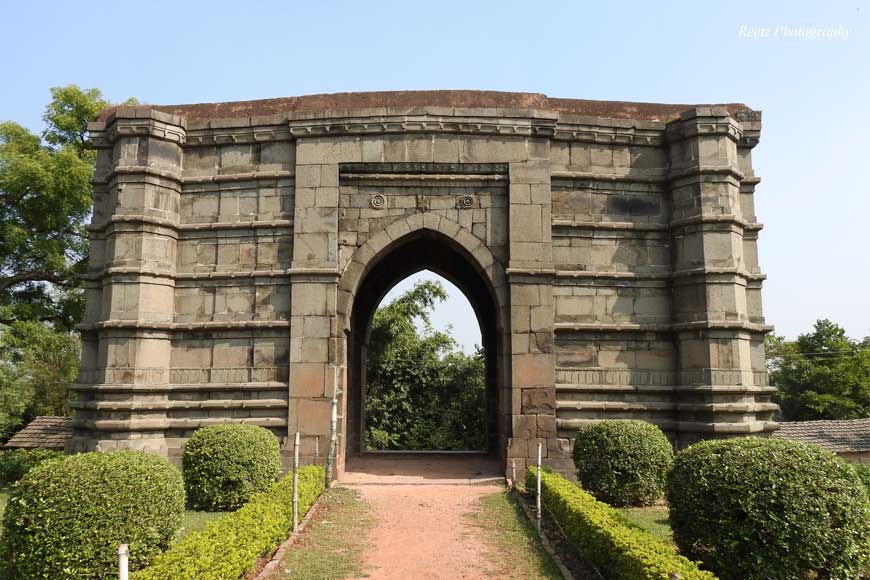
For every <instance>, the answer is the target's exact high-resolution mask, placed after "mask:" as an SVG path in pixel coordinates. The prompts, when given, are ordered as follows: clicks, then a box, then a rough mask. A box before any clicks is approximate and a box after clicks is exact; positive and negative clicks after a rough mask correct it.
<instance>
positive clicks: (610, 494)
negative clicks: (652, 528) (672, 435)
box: [574, 421, 674, 506]
mask: <svg viewBox="0 0 870 580" xmlns="http://www.w3.org/2000/svg"><path fill="white" fill-rule="evenodd" d="M673 459H674V450H673V448H672V447H671V443H670V441H668V438H667V437H665V435H664V433H662V430H661V429H659V428H658V427H657V426H655V425H653V424H652V423H647V422H646V421H599V422H597V423H590V424H589V425H586V426H585V427H583V428H582V429H580V431H579V432H578V433H577V436H576V438H575V439H574V465H575V466H576V467H577V479H578V480H579V481H580V484H581V485H582V486H583V488H584V489H586V490H587V491H588V492H589V493H591V494H592V495H594V496H595V497H596V498H597V499H599V500H601V501H604V502H607V503H609V504H611V505H615V506H626V505H634V506H639V505H649V504H652V503H654V502H655V501H656V500H658V499H660V498H661V497H662V495H664V490H665V480H666V477H667V473H668V469H670V466H671V462H672V461H673Z"/></svg>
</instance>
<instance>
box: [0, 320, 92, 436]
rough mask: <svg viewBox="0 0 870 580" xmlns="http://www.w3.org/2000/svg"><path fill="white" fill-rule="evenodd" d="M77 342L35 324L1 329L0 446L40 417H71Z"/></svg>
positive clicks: (78, 358) (13, 325) (19, 322)
mask: <svg viewBox="0 0 870 580" xmlns="http://www.w3.org/2000/svg"><path fill="white" fill-rule="evenodd" d="M80 358H81V354H80V346H79V341H78V338H77V337H75V336H74V335H72V334H70V333H69V332H66V331H57V330H52V329H51V328H49V327H48V326H46V325H45V324H43V323H41V322H36V321H18V322H15V323H14V324H12V325H11V326H8V327H5V328H3V327H0V440H2V441H5V440H6V439H7V438H8V437H9V436H11V435H12V434H13V433H14V432H15V430H17V429H18V428H19V427H21V426H23V425H25V424H27V423H28V422H30V421H31V420H32V419H33V418H34V417H36V416H38V415H58V416H66V415H69V414H70V400H71V399H72V393H71V391H70V385H71V384H72V383H73V382H75V380H76V376H77V375H78V369H79V360H80Z"/></svg>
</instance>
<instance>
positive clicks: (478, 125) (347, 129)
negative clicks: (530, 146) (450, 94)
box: [288, 115, 556, 139]
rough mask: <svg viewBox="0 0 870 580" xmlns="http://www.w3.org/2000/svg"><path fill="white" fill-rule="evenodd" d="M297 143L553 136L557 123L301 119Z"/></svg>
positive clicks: (294, 127) (294, 129)
mask: <svg viewBox="0 0 870 580" xmlns="http://www.w3.org/2000/svg"><path fill="white" fill-rule="evenodd" d="M288 126H289V128H290V134H291V135H293V137H295V138H297V139H301V138H304V137H321V136H325V135H373V134H389V133H462V134H479V135H502V136H520V137H532V136H544V137H548V136H551V135H552V134H553V132H554V129H555V126H556V120H555V119H545V118H536V117H532V116H529V117H516V118H506V117H499V118H493V117H477V116H467V117H466V116H461V115H451V116H446V115H445V116H441V115H383V116H371V117H356V118H346V119H340V118H336V119H300V120H292V121H290V122H289V123H288Z"/></svg>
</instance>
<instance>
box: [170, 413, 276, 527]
mask: <svg viewBox="0 0 870 580" xmlns="http://www.w3.org/2000/svg"><path fill="white" fill-rule="evenodd" d="M182 461H183V464H184V485H185V488H186V489H187V497H188V499H189V501H190V503H191V505H192V506H193V507H194V508H195V509H204V510H207V511H227V510H234V509H236V508H238V507H239V506H241V505H243V504H244V503H245V502H246V501H248V500H249V499H250V497H251V496H252V495H253V494H255V493H257V492H262V491H266V490H267V489H269V487H270V486H271V485H272V484H273V483H274V482H275V479H276V478H277V477H278V474H279V473H280V472H281V450H280V448H279V446H278V439H277V438H276V437H275V435H273V434H272V432H271V431H269V430H268V429H264V428H262V427H257V426H256V425H243V424H234V423H228V424H225V425H211V426H209V427H205V428H203V429H199V430H197V431H196V432H195V433H194V434H193V436H192V437H191V438H190V439H189V440H188V442H187V445H186V446H185V447H184V456H183V459H182Z"/></svg>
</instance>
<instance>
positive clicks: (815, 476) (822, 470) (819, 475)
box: [667, 437, 870, 580]
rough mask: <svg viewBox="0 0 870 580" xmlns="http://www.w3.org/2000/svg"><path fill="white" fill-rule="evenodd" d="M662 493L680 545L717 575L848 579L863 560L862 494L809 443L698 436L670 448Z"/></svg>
mask: <svg viewBox="0 0 870 580" xmlns="http://www.w3.org/2000/svg"><path fill="white" fill-rule="evenodd" d="M667 495H668V503H669V505H670V511H671V525H672V527H673V530H674V540H675V541H676V543H677V545H678V546H679V547H680V550H681V551H682V552H683V553H684V554H686V555H688V556H689V557H692V558H698V559H700V560H702V561H703V562H704V563H705V565H706V567H707V568H709V569H710V570H713V571H714V572H716V574H718V575H719V576H720V577H721V578H722V579H723V580H794V579H804V578H825V579H830V580H834V579H842V580H846V579H851V578H857V577H858V576H859V573H858V572H859V571H862V570H863V568H862V566H863V565H865V564H866V563H867V561H868V557H870V503H868V498H867V492H866V490H865V489H864V487H863V486H862V485H861V482H860V480H859V478H858V476H857V474H856V473H855V470H854V469H852V468H851V467H850V466H849V465H848V464H847V463H845V462H844V461H842V460H840V459H838V458H836V457H835V456H834V455H832V454H831V453H829V452H827V451H824V450H823V449H821V448H820V447H818V446H815V445H807V444H804V443H798V442H794V441H786V440H782V439H761V438H756V437H744V438H738V439H726V440H712V441H702V442H700V443H697V444H695V445H692V446H691V447H689V448H687V449H685V450H683V451H681V452H680V453H678V454H677V456H676V459H675V461H674V466H673V469H672V471H671V474H670V475H669V477H668V491H667Z"/></svg>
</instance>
